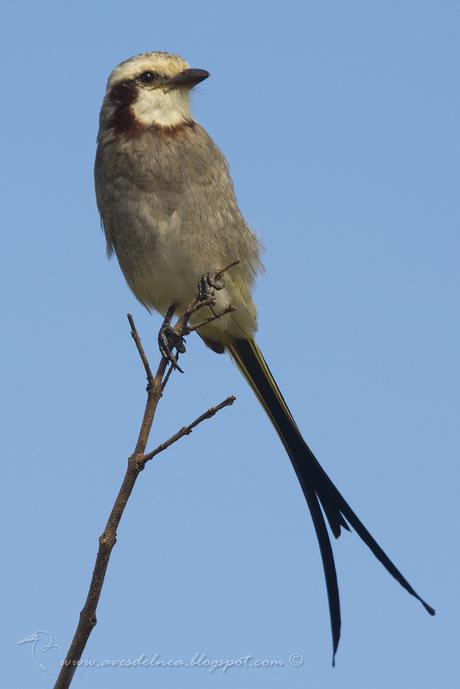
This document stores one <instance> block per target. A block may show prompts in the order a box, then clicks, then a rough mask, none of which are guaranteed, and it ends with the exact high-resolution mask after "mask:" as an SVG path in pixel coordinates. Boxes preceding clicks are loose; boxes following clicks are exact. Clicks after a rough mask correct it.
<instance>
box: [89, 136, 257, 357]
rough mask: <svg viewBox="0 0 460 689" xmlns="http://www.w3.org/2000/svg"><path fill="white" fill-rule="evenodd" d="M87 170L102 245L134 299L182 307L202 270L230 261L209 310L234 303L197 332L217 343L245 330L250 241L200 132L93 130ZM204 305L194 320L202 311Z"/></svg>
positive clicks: (251, 327) (252, 256)
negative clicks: (94, 143) (128, 134)
mask: <svg viewBox="0 0 460 689" xmlns="http://www.w3.org/2000/svg"><path fill="white" fill-rule="evenodd" d="M95 174H96V193H97V199H98V206H99V210H100V213H101V218H102V221H103V225H104V230H105V233H106V237H107V243H108V248H109V250H110V251H111V250H115V252H116V255H117V257H118V260H119V263H120V266H121V269H122V271H123V273H124V276H125V278H126V280H127V282H128V284H129V286H130V287H131V289H132V291H133V292H134V294H135V295H136V297H137V298H138V299H139V301H141V302H142V303H143V304H144V305H145V306H147V307H149V308H150V307H153V308H154V309H156V310H157V311H159V312H160V313H161V314H163V315H164V314H165V313H166V311H167V309H168V308H169V306H170V305H171V304H178V308H179V309H181V308H184V307H185V306H187V305H188V304H189V303H190V301H191V300H192V299H193V297H194V295H195V293H196V289H197V283H198V281H199V279H200V277H201V276H202V275H203V274H205V273H208V272H214V271H216V270H218V269H220V268H223V267H225V266H226V265H228V264H229V263H231V262H233V261H239V264H238V265H237V266H235V267H234V268H231V269H230V271H229V272H228V273H227V274H226V276H225V288H224V289H223V290H221V291H218V292H216V300H217V302H216V305H215V307H214V310H215V311H216V312H220V311H223V310H224V309H225V308H226V307H227V306H229V305H234V306H235V307H236V311H235V313H233V314H229V315H226V316H224V317H223V318H222V319H220V320H217V321H215V322H213V323H212V324H209V325H208V326H206V327H204V328H203V329H202V330H201V331H200V334H202V335H204V336H206V337H208V338H209V339H211V340H215V341H218V342H220V343H222V344H224V345H225V344H227V343H229V342H230V341H231V340H232V338H249V337H252V335H253V334H254V331H255V329H256V309H255V306H254V303H253V301H252V297H251V287H252V282H253V279H254V275H255V273H256V272H257V270H258V269H259V268H260V262H259V245H258V242H257V239H256V238H255V236H254V234H253V233H252V232H251V230H250V229H249V228H248V226H247V225H246V223H245V221H244V219H243V217H242V216H241V213H240V211H239V209H238V205H237V202H236V199H235V195H234V191H233V186H232V183H231V180H230V177H229V174H228V168H227V164H226V162H225V159H224V157H223V156H222V154H221V152H220V151H219V149H218V148H217V147H216V146H215V144H214V143H213V142H212V140H211V139H210V137H209V136H208V135H207V134H206V132H205V131H204V130H203V129H202V128H201V127H199V125H197V124H193V125H192V126H187V127H184V128H183V130H181V131H179V132H178V133H175V134H174V135H170V134H165V133H162V132H161V131H160V132H159V131H158V130H146V131H145V132H144V133H142V134H141V135H140V136H138V137H136V138H132V139H129V138H126V139H123V138H120V137H115V136H113V134H111V133H110V132H106V133H105V135H104V133H102V135H101V136H100V139H99V147H98V153H97V159H96V170H95ZM206 310H207V309H206ZM204 312H205V309H203V310H202V311H201V312H200V315H198V316H197V318H198V320H202V319H203V317H204V316H205V315H210V311H209V313H208V314H205V313H204Z"/></svg>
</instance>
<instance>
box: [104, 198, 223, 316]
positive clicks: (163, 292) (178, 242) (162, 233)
mask: <svg viewBox="0 0 460 689" xmlns="http://www.w3.org/2000/svg"><path fill="white" fill-rule="evenodd" d="M185 232H186V228H185V227H184V223H183V221H182V219H181V217H180V215H179V213H178V212H177V211H174V212H173V213H171V214H170V215H169V216H168V217H165V218H163V219H161V220H159V219H158V218H156V219H153V218H150V217H149V216H148V213H146V214H145V215H144V216H143V217H142V216H138V217H137V218H132V219H131V222H130V223H129V229H128V226H126V227H125V228H124V229H123V230H122V232H121V236H120V237H116V236H114V237H113V239H114V245H115V250H116V253H117V256H118V260H119V262H120V266H121V268H122V270H123V273H124V275H125V278H126V280H127V282H128V284H129V286H130V287H131V289H132V291H133V292H134V294H135V295H136V297H137V298H138V299H139V301H141V302H142V303H143V304H145V306H148V307H153V308H154V309H156V310H157V311H159V312H160V313H162V314H165V313H166V311H167V309H168V307H169V306H170V305H171V304H178V306H179V308H181V307H182V308H184V307H185V306H187V305H188V304H189V303H190V302H191V301H192V299H193V298H194V296H195V294H196V290H197V284H198V281H199V279H200V277H201V276H202V275H204V274H205V273H207V272H212V271H215V270H217V269H218V268H220V267H222V266H221V265H220V263H221V261H220V258H219V257H218V256H217V255H216V256H215V257H213V256H212V252H209V251H208V252H205V251H204V249H203V247H201V246H200V244H199V233H198V232H197V233H196V237H195V239H196V240H197V242H196V243H194V242H193V237H191V236H186V235H185ZM189 235H190V233H189ZM210 254H211V255H210Z"/></svg>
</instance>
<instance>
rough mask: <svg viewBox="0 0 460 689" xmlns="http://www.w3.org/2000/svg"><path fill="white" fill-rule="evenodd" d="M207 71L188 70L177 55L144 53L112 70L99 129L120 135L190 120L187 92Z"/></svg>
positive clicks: (170, 126) (203, 77) (184, 62)
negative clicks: (117, 132) (107, 129)
mask: <svg viewBox="0 0 460 689" xmlns="http://www.w3.org/2000/svg"><path fill="white" fill-rule="evenodd" d="M208 76H209V72H207V71H206V70H204V69H191V68H190V67H189V64H188V63H187V62H186V61H185V60H183V59H182V58H181V57H179V56H178V55H171V54H170V53H161V52H155V53H143V54H141V55H136V56H135V57H131V58H130V59H129V60H126V61H125V62H122V63H121V64H119V65H118V67H115V69H114V70H113V72H112V73H111V75H110V77H109V80H108V82H107V91H106V94H105V98H104V103H103V106H102V111H101V126H105V127H107V126H109V127H112V128H115V129H116V130H117V131H119V132H122V133H129V132H130V131H131V132H132V131H134V130H136V129H137V130H138V129H139V128H141V129H142V128H145V127H152V126H157V127H161V128H165V129H166V128H175V127H178V126H180V125H183V124H186V123H187V122H190V121H191V120H192V114H191V108H190V91H191V89H192V88H193V87H194V86H196V84H199V83H200V82H201V81H203V80H204V79H207V77H208Z"/></svg>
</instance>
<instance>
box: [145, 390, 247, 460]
mask: <svg viewBox="0 0 460 689" xmlns="http://www.w3.org/2000/svg"><path fill="white" fill-rule="evenodd" d="M235 400H236V397H234V395H230V397H227V399H226V400H223V402H221V403H220V404H216V406H215V407H209V409H208V410H207V411H205V412H204V414H201V416H199V417H198V418H197V419H195V421H192V423H190V424H189V425H188V426H184V427H183V428H181V429H180V431H177V433H174V435H172V436H171V437H170V438H168V440H165V441H164V442H163V443H161V444H160V445H158V447H156V448H155V449H154V450H152V451H151V452H148V453H147V454H146V455H144V456H143V458H142V463H143V464H146V463H147V462H149V461H150V460H151V459H153V458H154V457H156V455H159V454H160V452H164V450H167V449H168V447H170V446H171V445H172V444H173V443H176V442H177V441H178V440H180V439H181V438H183V437H184V435H190V433H191V432H192V431H193V429H194V428H196V426H198V424H200V423H201V422H202V421H206V419H211V418H212V417H213V416H215V415H216V414H217V412H219V411H220V410H221V409H223V408H224V407H229V406H230V405H232V404H233V402H234V401H235Z"/></svg>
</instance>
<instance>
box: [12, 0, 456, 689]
mask: <svg viewBox="0 0 460 689" xmlns="http://www.w3.org/2000/svg"><path fill="white" fill-rule="evenodd" d="M459 32H460V10H459V5H458V3H457V2H451V1H447V0H446V1H443V2H425V1H420V0H417V1H415V0H414V1H410V0H408V1H406V2H395V1H391V0H390V1H388V0H387V1H386V2H371V3H369V2H365V1H364V0H363V1H362V2H358V1H354V0H351V1H350V2H346V3H345V2H339V1H335V2H334V1H333V2H320V1H319V0H315V1H309V0H307V1H302V2H301V1H300V0H299V1H297V2H295V1H290V0H287V1H286V2H283V3H281V2H267V1H266V2H261V1H253V2H242V1H235V0H233V1H232V2H210V1H209V2H206V1H204V0H195V2H193V3H192V2H184V1H183V0H176V2H174V3H155V2H152V1H150V2H142V1H137V0H133V1H132V2H129V3H128V2H119V1H118V0H117V1H114V2H101V1H99V2H78V3H70V2H47V1H46V0H45V1H43V2H39V3H38V2H37V3H35V2H28V3H19V2H11V1H7V2H6V3H5V7H4V9H3V12H2V28H1V46H2V47H1V50H2V53H3V55H2V93H3V107H2V109H1V114H0V117H1V118H2V126H1V131H2V161H3V163H2V169H3V182H2V189H3V192H4V197H3V202H2V226H3V242H2V258H3V261H2V270H1V273H0V274H1V280H2V287H1V291H2V296H3V307H2V325H3V337H2V350H3V356H2V360H3V364H4V366H3V374H2V386H1V398H2V419H3V422H4V424H3V425H4V431H3V434H2V455H3V478H4V490H3V499H2V501H1V502H2V505H1V507H2V513H3V516H2V523H3V527H4V528H3V539H2V541H3V542H2V553H3V566H2V577H3V576H4V577H5V582H4V584H3V586H2V590H3V593H4V594H5V595H4V597H3V602H2V613H3V614H2V619H3V624H2V630H1V631H2V637H3V639H2V641H1V648H2V651H3V655H4V656H5V657H8V659H9V660H8V663H7V664H4V666H3V668H2V675H3V677H4V684H5V686H6V685H7V686H8V687H11V688H12V689H28V688H29V687H31V686H35V687H40V688H41V687H49V686H50V684H51V683H52V678H51V677H49V676H46V675H45V674H44V673H41V672H40V671H39V670H38V669H37V668H36V667H34V663H33V660H32V655H31V650H32V646H31V644H25V645H19V646H18V645H17V641H19V640H20V639H23V638H25V637H27V636H28V635H30V634H31V633H32V632H34V631H38V630H43V631H47V632H49V633H51V634H52V635H53V637H54V641H55V643H57V644H58V645H60V646H62V647H63V649H65V648H67V645H68V643H69V640H70V638H71V635H72V633H73V631H74V627H75V624H76V621H77V617H78V612H79V610H80V608H81V606H82V604H83V600H84V597H85V595H86V590H87V586H88V581H89V576H90V573H91V569H92V566H93V561H94V556H95V552H96V548H97V537H98V535H99V534H100V532H101V531H102V529H103V526H104V523H105V519H106V516H107V512H108V509H109V507H110V505H111V503H112V501H113V498H114V495H115V492H116V490H117V488H118V485H119V483H120V480H121V477H122V475H123V472H124V469H125V462H126V458H127V456H128V455H129V453H130V451H131V449H132V447H133V443H134V440H135V435H136V431H137V427H138V423H139V419H140V415H141V412H142V409H143V405H144V378H143V372H142V370H141V368H140V365H139V361H138V358H137V355H136V353H135V351H134V348H133V344H132V342H131V339H130V336H129V331H128V327H127V322H126V313H127V312H128V311H132V312H133V313H134V315H135V317H136V320H137V323H138V326H139V329H140V331H141V333H142V335H143V337H144V339H145V342H146V346H148V350H149V352H150V354H151V356H152V359H153V360H155V359H156V357H157V353H156V345H155V338H156V333H157V330H158V327H159V319H158V317H157V316H155V317H151V316H149V315H148V314H147V313H146V312H144V311H143V309H142V307H141V306H140V305H139V304H137V303H136V302H135V300H134V298H133V297H132V296H131V294H130V293H129V291H128V289H127V287H126V286H125V284H124V281H123V279H122V277H121V274H120V272H119V269H118V266H117V264H116V262H114V261H112V262H108V261H107V260H106V257H105V246H104V240H103V235H102V233H101V231H100V227H99V219H98V215H97V211H96V207H95V202H94V193H93V182H92V165H93V158H94V153H95V138H96V132H97V119H98V111H99V106H100V102H101V98H102V95H103V92H104V87H105V80H106V78H107V75H108V73H109V72H110V70H111V69H112V68H113V67H114V65H115V64H117V63H118V62H119V61H121V60H123V59H125V58H127V57H129V56H130V55H132V54H135V53H138V52H142V51H146V50H157V49H161V50H168V51H171V52H178V53H180V54H182V55H184V56H185V57H186V58H187V59H188V60H189V61H190V63H191V64H192V65H193V66H195V67H201V68H206V69H208V70H209V71H210V72H211V74H212V78H211V79H210V80H208V81H206V82H205V83H204V84H202V85H201V86H200V87H199V88H198V89H197V93H196V94H195V99H194V100H195V113H196V117H197V119H198V120H199V121H200V122H201V123H202V124H203V125H204V126H205V127H206V128H207V129H208V131H209V132H210V134H211V135H212V137H213V138H214V139H215V141H216V142H217V143H218V144H219V146H220V147H221V148H222V149H223V151H224V153H225V154H226V156H227V158H228V160H229V163H230V166H231V170H232V174H233V177H234V181H235V186H236V190H237V194H238V198H239V201H240V204H241V207H242V209H243V212H244V214H245V216H246V218H247V221H248V222H249V223H250V224H251V225H252V226H253V227H254V228H255V230H256V231H257V232H258V234H259V235H260V236H261V237H262V240H263V243H264V245H265V248H266V251H265V264H266V268H267V271H266V274H265V275H264V276H263V277H262V278H261V279H260V280H259V282H258V285H257V291H256V296H257V300H258V303H259V309H260V334H259V342H260V345H261V347H262V349H263V351H264V352H265V354H266V357H267V359H268V360H269V362H270V365H271V367H272V369H273V371H274V373H275V375H276V376H277V378H278V380H279V384H280V386H281V388H282V390H283V392H284V394H285V397H286V398H287V400H288V402H289V404H290V406H291V408H292V411H293V412H294V414H295V416H296V419H297V421H298V423H299V425H300V427H301V428H302V429H303V431H304V434H305V437H306V439H307V441H308V442H309V443H310V444H311V446H312V448H313V449H314V450H315V451H316V453H317V456H318V457H319V459H320V461H321V462H322V464H323V465H324V467H325V468H326V469H327V471H328V472H329V473H330V474H331V476H332V477H333V478H334V480H335V481H336V483H337V485H338V486H339V488H340V489H341V490H342V491H343V493H344V494H345V496H346V497H347V498H348V499H349V500H350V502H351V504H352V505H353V507H354V508H355V509H356V511H357V512H358V514H359V515H360V516H361V518H362V519H363V520H364V521H365V523H366V524H367V525H368V527H369V528H370V529H371V531H372V532H373V533H374V534H375V536H376V537H377V538H378V540H379V541H380V542H381V544H382V546H383V547H385V548H386V549H387V550H388V552H389V554H390V555H391V556H392V557H393V558H394V560H395V562H396V563H397V564H398V565H399V566H400V567H401V569H402V571H403V572H404V573H405V574H406V575H407V576H408V578H409V579H410V581H411V582H412V583H413V585H414V586H415V587H416V589H417V590H418V591H419V592H420V593H421V594H422V595H423V596H425V597H426V598H427V600H428V601H429V602H431V603H432V604H433V605H434V606H435V607H436V608H437V610H438V616H437V617H436V618H434V619H432V618H430V617H429V616H428V615H427V614H426V613H425V612H424V610H423V609H422V608H421V606H420V605H419V604H418V603H417V602H416V601H415V600H414V599H412V598H411V597H410V596H408V595H407V594H406V592H404V591H403V590H402V589H401V588H400V587H399V586H398V585H397V584H396V583H395V582H394V580H393V579H392V578H391V577H390V576H389V575H388V574H387V573H386V572H385V571H384V570H383V569H382V568H381V566H380V565H379V564H378V563H377V562H376V561H375V560H374V559H373V557H372V556H371V555H370V553H369V552H368V551H367V549H366V548H365V547H364V546H363V545H362V544H361V542H360V541H359V539H358V538H357V537H356V536H355V535H354V534H345V536H344V537H343V538H342V539H340V541H339V542H337V543H335V544H334V546H335V553H336V560H337V567H338V572H339V583H340V590H341V596H342V608H343V629H342V642H341V645H340V649H339V653H338V656H337V667H336V668H335V670H333V669H332V668H331V665H330V660H331V641H330V630H329V618H328V610H327V602H326V593H325V587H324V582H323V573H322V568H321V562H320V557H319V552H318V546H317V543H316V540H315V536H314V533H313V528H312V525H311V521H310V517H309V515H308V513H307V508H306V505H305V501H304V499H303V496H302V494H301V491H300V488H299V486H298V484H297V481H296V479H295V476H294V473H293V471H292V469H291V466H290V463H289V461H288V459H287V458H286V457H285V455H284V452H283V449H282V447H281V446H280V444H279V442H278V440H277V438H276V436H275V434H274V432H273V431H272V429H271V427H270V425H269V423H268V421H267V420H266V418H265V416H264V414H263V412H262V411H260V410H259V408H258V405H257V403H256V401H255V400H254V399H253V397H252V395H251V392H250V391H249V390H248V389H247V388H246V385H245V383H244V381H243V380H242V379H241V378H240V377H239V375H238V374H237V371H236V369H235V368H234V367H233V365H232V364H231V362H230V361H229V360H227V359H226V358H224V357H218V356H216V355H213V354H212V353H211V352H210V351H208V350H206V349H205V348H204V347H203V346H202V345H201V343H200V342H199V341H197V340H193V339H191V340H190V342H189V354H188V356H187V358H186V359H184V367H185V370H186V375H184V376H176V377H175V378H174V380H173V382H172V384H171V386H170V388H169V389H168V394H167V395H166V397H165V399H164V400H163V401H162V404H161V407H160V411H159V414H158V419H157V423H156V425H155V429H154V433H153V438H152V440H151V444H150V446H151V447H153V446H154V445H156V444H157V443H158V442H159V441H161V440H162V439H164V438H166V437H168V436H169V435H170V434H171V433H173V432H174V431H175V430H176V429H177V428H178V427H180V426H181V425H183V424H184V423H185V422H187V421H189V420H191V419H193V418H194V417H195V416H197V415H198V414H200V413H201V412H202V411H203V410H204V409H206V408H207V407H208V406H209V405H211V404H214V403H216V402H218V401H220V400H221V399H222V398H224V397H226V396H227V395H228V394H230V393H233V394H235V395H237V397H238V401H237V403H236V404H235V405H234V406H233V407H232V408H231V409H228V410H225V411H224V412H222V414H221V415H220V416H219V417H218V418H216V419H214V420H213V421H212V422H209V423H207V424H206V425H203V426H201V427H200V428H199V429H198V430H197V431H196V432H195V433H194V434H193V435H192V436H190V437H189V438H188V439H187V440H186V441H184V442H182V443H181V444H177V445H176V446H175V447H174V448H172V449H171V450H170V451H169V452H168V454H165V455H163V456H162V457H161V459H159V460H158V461H156V462H155V463H154V464H153V463H152V464H151V465H150V466H149V467H148V469H147V470H146V471H145V472H144V473H143V474H142V476H141V477H140V480H139V482H138V485H137V486H136V489H135V493H134V495H133V498H132V501H131V503H130V505H129V508H128V509H127V511H126V514H125V517H124V519H123V523H122V525H121V528H120V530H119V534H118V543H117V545H116V548H115V549H114V552H113V557H112V560H111V563H110V567H109V572H108V576H107V580H106V586H105V588H104V592H103V595H102V599H101V603H100V607H99V612H98V618H99V623H98V625H97V627H96V628H95V630H94V632H93V635H92V637H91V639H90V642H89V644H88V646H87V651H86V658H88V659H93V660H97V661H101V660H104V659H115V660H116V659H123V658H125V659H131V660H134V659H136V658H139V656H141V655H142V654H145V657H152V656H155V655H156V654H159V657H160V658H161V659H162V660H169V659H172V660H184V661H189V660H190V659H191V658H192V657H193V656H194V654H196V653H199V654H206V656H207V658H208V659H210V660H214V659H227V660H232V659H233V660H234V661H235V660H237V659H238V658H240V657H242V656H246V655H252V656H254V657H255V658H258V659H269V660H281V661H282V662H283V663H285V666H284V667H278V668H271V669H267V668H265V669H264V668H233V669H229V670H228V671H227V672H226V673H223V672H222V671H221V670H216V671H215V672H209V671H208V670H206V669H205V668H203V667H193V668H177V667H176V668H163V669H160V668H137V669H135V668H131V669H128V668H124V669H121V668H113V669H107V668H106V669H103V668H99V669H94V668H93V669H91V668H87V669H84V670H80V671H79V672H78V674H77V676H76V678H75V683H74V686H75V687H81V688H82V689H84V688H88V689H89V688H94V687H109V686H110V687H111V688H112V689H118V687H126V686H128V685H129V686H133V687H134V686H135V687H139V688H153V687H157V686H162V687H164V688H165V689H176V688H180V689H182V688H183V687H191V688H195V687H197V688H198V687H200V689H208V688H209V687H215V688H216V689H221V688H222V689H243V688H246V687H251V688H252V689H257V688H259V687H260V688H262V687H263V688H264V689H265V688H267V689H268V688H274V689H275V688H276V689H277V688H280V687H284V686H289V687H290V688H291V689H297V688H300V687H302V688H305V687H322V689H329V688H335V687H340V688H342V687H350V688H351V687H352V688H353V689H388V687H392V689H407V688H408V687H414V686H417V687H418V689H424V688H425V687H427V688H428V687H430V688H431V687H433V686H434V685H437V686H444V687H452V686H453V685H454V683H455V682H456V681H457V679H458V668H457V667H456V657H457V654H458V651H457V642H458V634H459V624H458V620H459V613H460V611H459V605H458V580H459V571H458V570H459V556H458V526H459V525H458V516H457V515H458V498H459V496H458V483H459V478H460V476H459V461H458V460H459V457H458V414H459V375H458V374H459V370H458V351H459V344H460V343H459V339H460V337H459V334H460V333H459V323H458V300H459V278H458V266H459V249H460V241H459V225H460V222H459V221H460V217H459V216H460V214H459V204H458V188H459V160H460V156H459V153H460V151H459V148H460V147H459V133H458V127H459V122H460V91H459V88H458V65H459V58H460V54H459V53H460V49H459V41H458V37H459ZM289 328H292V336H291V337H286V335H285V333H286V332H287V331H289ZM42 643H43V642H42ZM37 648H38V646H37ZM294 653H297V654H301V655H302V656H303V657H304V662H303V664H302V666H301V667H293V666H292V665H291V666H290V665H289V663H288V658H289V656H290V655H291V654H294ZM37 655H38V656H40V650H39V648H38V651H37ZM40 660H41V662H43V663H44V664H45V665H47V667H48V670H49V671H50V672H53V671H54V670H55V669H56V667H57V662H58V660H59V652H58V651H57V650H56V649H54V651H53V650H51V651H50V652H49V653H48V654H47V655H45V656H43V655H42V657H41V658H40Z"/></svg>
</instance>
